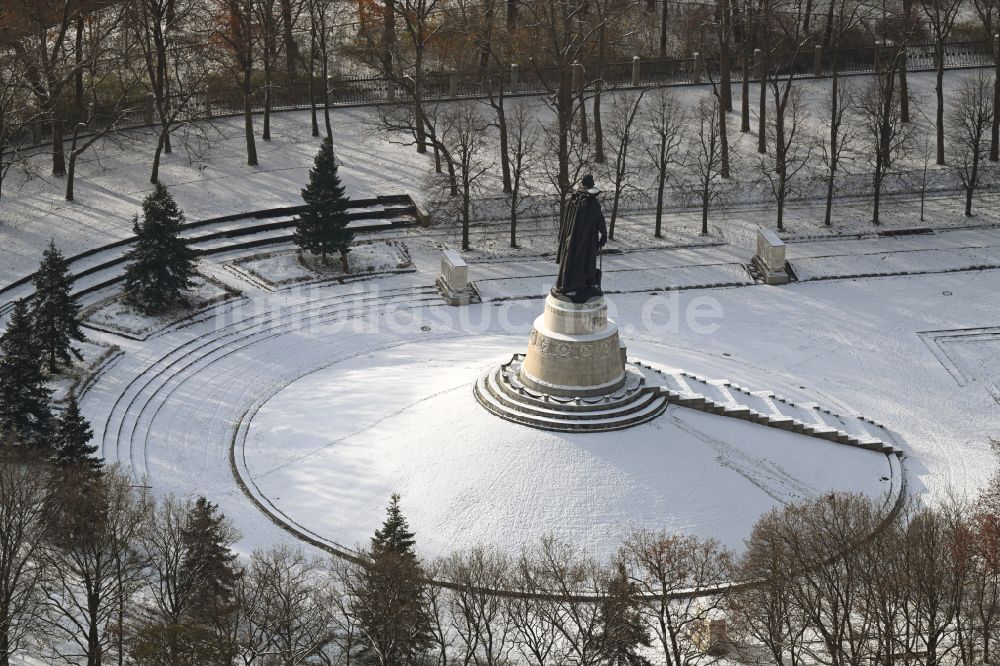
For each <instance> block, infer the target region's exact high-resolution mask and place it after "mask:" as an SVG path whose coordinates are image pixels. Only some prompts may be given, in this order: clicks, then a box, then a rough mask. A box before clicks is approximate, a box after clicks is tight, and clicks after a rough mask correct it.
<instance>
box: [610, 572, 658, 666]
mask: <svg viewBox="0 0 1000 666" xmlns="http://www.w3.org/2000/svg"><path fill="white" fill-rule="evenodd" d="M638 596H639V590H638V586H636V584H635V583H633V582H632V581H630V580H629V579H628V574H627V572H626V571H625V566H624V565H623V564H622V563H621V562H618V563H616V564H615V565H614V570H613V572H612V574H611V576H610V577H609V579H608V581H607V594H606V595H605V596H604V597H603V598H602V599H601V601H600V607H599V609H598V612H599V618H600V627H601V630H600V634H599V638H598V640H599V645H600V653H601V656H602V660H601V663H606V664H608V666H651V664H650V662H649V660H648V659H647V658H646V657H644V656H642V651H643V649H648V648H649V647H650V646H651V645H652V638H651V637H650V635H649V631H648V630H647V629H646V625H645V623H644V622H643V619H642V615H641V613H640V611H639V609H638V608H637V605H636V600H637V599H638Z"/></svg>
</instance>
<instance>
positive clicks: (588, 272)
mask: <svg viewBox="0 0 1000 666" xmlns="http://www.w3.org/2000/svg"><path fill="white" fill-rule="evenodd" d="M606 236H607V228H606V226H605V222H604V213H603V212H602V211H601V204H600V202H599V201H598V200H597V196H596V195H593V194H589V193H587V192H577V193H576V194H574V195H573V197H572V198H571V199H570V201H569V204H568V205H567V206H566V217H565V218H564V219H563V224H562V234H561V236H560V239H559V252H558V253H557V257H556V260H557V261H558V262H559V276H558V278H557V279H556V291H560V292H562V293H570V292H575V291H597V292H598V293H599V287H600V278H599V276H598V272H597V255H598V251H599V250H600V239H601V238H603V237H606Z"/></svg>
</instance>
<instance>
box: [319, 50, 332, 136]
mask: <svg viewBox="0 0 1000 666" xmlns="http://www.w3.org/2000/svg"><path fill="white" fill-rule="evenodd" d="M321 53H322V56H323V125H324V126H325V127H326V137H327V138H328V139H330V142H331V143H332V142H333V127H332V125H331V124H330V54H329V53H327V52H326V47H325V46H324V47H322V51H321Z"/></svg>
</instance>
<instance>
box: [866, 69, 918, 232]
mask: <svg viewBox="0 0 1000 666" xmlns="http://www.w3.org/2000/svg"><path fill="white" fill-rule="evenodd" d="M900 57H901V53H899V52H897V53H896V54H895V55H894V56H892V57H890V58H888V63H887V65H886V66H885V67H884V68H883V69H882V71H881V72H879V73H876V74H875V75H874V76H873V77H872V78H871V80H870V81H869V82H868V84H867V85H866V86H865V88H864V89H863V91H862V92H861V94H860V96H859V99H858V112H859V115H860V120H861V124H862V127H863V131H864V133H865V134H866V135H867V139H868V141H867V143H868V146H867V148H868V150H866V151H865V157H866V159H867V161H868V164H869V166H870V167H871V174H872V222H873V223H874V224H878V223H879V204H880V203H881V199H882V186H883V184H884V182H885V178H886V175H887V174H888V173H889V170H890V169H891V168H892V166H893V165H894V164H895V162H896V160H897V159H899V158H900V157H902V156H903V155H904V154H905V153H906V150H907V149H908V148H909V143H910V139H911V138H912V136H913V131H914V130H913V128H912V126H911V125H909V124H907V123H904V122H903V120H902V117H901V116H900V108H899V91H898V89H897V88H896V67H897V63H898V60H899V58H900Z"/></svg>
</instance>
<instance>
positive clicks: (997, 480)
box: [958, 440, 1000, 664]
mask: <svg viewBox="0 0 1000 666" xmlns="http://www.w3.org/2000/svg"><path fill="white" fill-rule="evenodd" d="M991 444H992V448H993V451H994V454H996V453H997V452H998V449H1000V441H996V440H994V441H992V442H991ZM970 513H971V515H970V516H969V521H968V523H969V524H968V528H967V538H966V544H965V549H964V550H965V551H966V552H965V553H964V554H965V556H966V558H967V562H968V566H969V576H968V578H969V585H968V588H967V590H966V593H965V595H964V596H963V598H962V607H961V608H960V610H959V621H958V634H959V639H960V640H959V648H960V650H961V652H962V663H963V664H971V663H977V660H981V662H982V663H984V664H987V663H991V662H992V659H991V656H992V655H993V654H994V648H995V647H996V645H997V640H998V639H1000V474H998V473H997V472H994V473H993V475H992V476H991V478H990V480H989V483H987V484H986V486H985V488H983V490H982V491H981V492H980V494H979V497H978V498H976V501H975V503H974V504H973V506H972V508H971V511H970Z"/></svg>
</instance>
